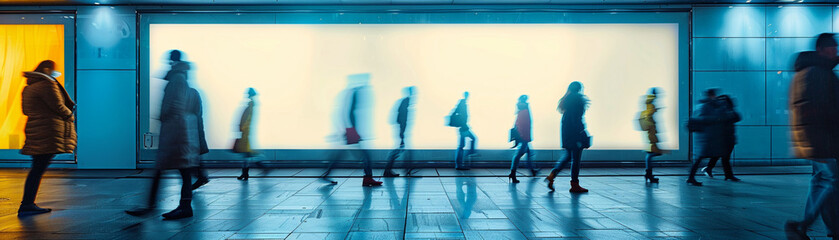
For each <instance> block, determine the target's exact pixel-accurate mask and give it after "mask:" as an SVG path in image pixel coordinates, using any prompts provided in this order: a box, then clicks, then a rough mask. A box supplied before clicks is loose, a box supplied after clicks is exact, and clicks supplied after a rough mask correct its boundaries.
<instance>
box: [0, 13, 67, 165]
mask: <svg viewBox="0 0 839 240" xmlns="http://www.w3.org/2000/svg"><path fill="white" fill-rule="evenodd" d="M47 59H49V60H53V61H55V63H56V67H55V68H56V70H58V71H60V72H62V73H64V72H65V71H64V25H0V101H1V102H0V149H20V148H21V147H22V146H23V141H24V134H23V128H24V127H25V126H26V116H24V115H23V111H22V110H21V102H20V101H21V92H22V91H23V87H25V86H26V79H25V78H23V76H22V74H23V72H25V71H32V70H34V69H35V67H36V66H38V63H40V62H41V61H43V60H47ZM58 81H59V82H60V83H61V84H62V85H63V84H64V77H63V76H62V77H59V78H58Z"/></svg>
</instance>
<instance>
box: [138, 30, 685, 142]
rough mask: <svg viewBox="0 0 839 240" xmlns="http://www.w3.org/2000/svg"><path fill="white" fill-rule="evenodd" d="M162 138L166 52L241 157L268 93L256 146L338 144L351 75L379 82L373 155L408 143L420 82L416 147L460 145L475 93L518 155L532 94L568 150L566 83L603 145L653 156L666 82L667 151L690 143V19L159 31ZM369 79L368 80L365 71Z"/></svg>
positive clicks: (544, 129) (483, 132)
mask: <svg viewBox="0 0 839 240" xmlns="http://www.w3.org/2000/svg"><path fill="white" fill-rule="evenodd" d="M149 33H150V35H149V36H150V37H149V39H150V42H149V53H150V55H151V56H149V59H150V64H149V66H150V69H149V70H150V76H151V79H150V80H149V81H150V82H149V83H150V84H149V85H150V89H149V99H150V100H149V101H150V102H149V103H148V104H149V106H150V112H149V118H150V123H151V124H150V126H151V128H152V131H156V128H157V126H158V122H157V118H158V115H159V113H158V112H159V106H160V100H161V96H162V91H163V86H164V85H165V83H166V82H165V81H164V80H162V79H160V78H161V77H162V76H164V75H165V73H166V71H167V70H168V68H169V65H168V63H167V57H168V52H169V51H170V50H172V49H178V50H181V51H182V52H183V53H184V56H185V59H184V60H186V61H189V62H191V63H192V69H191V70H190V72H189V74H190V75H189V81H190V84H191V86H193V87H195V88H197V89H198V90H199V91H200V92H201V94H202V97H203V104H204V119H205V125H206V131H207V140H208V142H209V144H210V147H211V148H213V149H226V148H230V146H231V144H232V142H233V139H235V138H236V137H238V135H237V132H236V131H237V129H238V122H239V118H240V114H241V111H242V109H243V108H244V106H245V104H246V100H245V99H246V98H245V91H246V89H247V88H249V87H253V88H254V89H255V90H256V91H257V92H258V94H259V95H257V97H256V115H255V116H254V126H253V132H254V135H253V142H254V143H253V144H254V145H255V146H254V148H261V149H326V148H333V147H336V146H338V145H340V144H339V143H338V142H339V140H340V137H339V136H340V135H341V134H342V133H343V130H344V129H343V127H344V126H343V125H342V124H341V119H342V118H343V117H344V114H343V113H341V109H342V107H343V106H344V105H346V104H347V99H348V98H347V96H346V95H344V94H343V93H345V92H346V91H345V90H346V89H347V88H348V86H350V85H351V84H350V83H348V79H349V78H350V76H357V75H355V74H369V87H368V88H367V92H369V96H368V98H369V101H367V103H368V107H369V108H367V110H365V111H362V112H360V114H361V115H363V116H362V117H360V118H359V120H358V121H359V129H358V130H359V133H360V134H361V136H362V138H363V140H364V141H363V142H362V143H363V145H364V146H365V147H368V148H375V149H387V148H393V147H395V146H396V145H398V141H397V140H396V134H397V131H396V128H395V127H394V125H393V122H394V120H393V119H394V118H395V113H394V111H395V109H396V107H395V106H396V104H397V101H399V99H400V98H401V97H402V96H403V95H402V89H403V88H404V87H407V86H416V96H415V98H414V100H413V101H412V104H413V106H412V108H411V109H412V111H411V115H410V123H409V124H410V127H409V129H408V133H409V134H408V138H409V140H408V147H410V148H414V149H451V148H454V147H456V145H457V129H455V128H452V127H448V126H446V121H447V116H448V115H449V114H450V113H451V111H452V109H453V108H454V107H455V105H456V104H457V102H458V100H459V99H460V98H462V95H463V92H465V91H468V92H469V93H470V97H469V100H468V106H469V113H470V120H469V124H470V126H471V128H472V131H473V132H474V133H475V135H476V136H477V138H478V148H479V149H508V148H509V147H510V146H511V145H512V144H510V143H509V142H508V141H507V140H508V134H509V132H510V128H511V127H512V126H513V123H514V121H515V113H516V101H517V99H518V98H519V96H520V95H523V94H526V95H528V96H529V99H530V100H529V101H530V109H531V110H530V111H531V114H532V119H533V127H532V129H533V143H532V144H533V147H534V148H535V149H557V148H559V147H560V139H559V136H560V133H559V129H560V118H561V115H560V114H559V113H558V112H557V111H556V108H557V103H558V101H559V99H560V98H561V97H562V96H563V94H564V93H565V90H566V89H567V87H568V84H569V83H571V82H572V81H580V82H582V83H583V85H584V94H586V95H588V97H589V98H590V99H591V104H590V107H589V110H588V112H587V113H586V115H585V121H586V124H587V126H588V131H589V134H590V135H592V136H593V140H594V147H593V149H624V150H631V149H638V150H641V149H644V147H645V142H644V139H645V138H644V135H643V134H642V132H640V131H638V130H637V127H636V124H637V118H638V112H639V111H641V110H642V107H643V102H642V101H643V99H644V98H643V95H644V94H646V93H647V91H648V89H649V88H650V87H659V88H660V89H661V90H662V92H663V94H662V95H661V97H660V98H659V99H660V101H659V102H658V105H659V107H662V109H661V110H660V112H659V114H658V116H657V117H658V121H659V131H660V132H661V133H660V138H661V140H662V143H661V146H662V147H663V148H666V149H678V148H679V143H678V142H679V141H678V140H679V131H678V110H679V109H678V98H679V96H678V94H679V92H678V89H679V88H678V82H679V79H678V77H679V69H678V65H679V62H678V61H679V58H678V56H679V52H678V41H679V39H678V24H358V25H355V24H151V25H150V27H149ZM365 76H367V75H365Z"/></svg>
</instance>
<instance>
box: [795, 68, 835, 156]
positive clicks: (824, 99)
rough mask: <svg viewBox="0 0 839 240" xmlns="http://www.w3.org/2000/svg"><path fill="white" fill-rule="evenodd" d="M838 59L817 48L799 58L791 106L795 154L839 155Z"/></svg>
mask: <svg viewBox="0 0 839 240" xmlns="http://www.w3.org/2000/svg"><path fill="white" fill-rule="evenodd" d="M836 64H837V62H836V61H834V60H831V59H827V58H824V57H822V56H819V55H818V54H817V53H816V52H802V53H800V54H799V55H798V58H797V59H796V60H795V71H796V73H795V76H794V77H793V80H792V85H791V86H790V94H789V109H790V121H791V123H790V125H791V128H792V143H793V147H794V152H795V156H796V157H798V158H806V159H820V158H836V157H837V156H839V154H837V152H838V151H839V99H837V98H839V93H837V92H838V91H839V89H838V88H839V83H837V81H839V78H837V77H836V75H835V74H834V73H833V70H832V69H833V67H835V66H836Z"/></svg>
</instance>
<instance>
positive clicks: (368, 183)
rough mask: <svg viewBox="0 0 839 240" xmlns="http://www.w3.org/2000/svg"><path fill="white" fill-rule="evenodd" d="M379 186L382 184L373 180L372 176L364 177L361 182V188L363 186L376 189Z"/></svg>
mask: <svg viewBox="0 0 839 240" xmlns="http://www.w3.org/2000/svg"><path fill="white" fill-rule="evenodd" d="M381 185H382V182H379V181H376V180H375V179H373V177H372V176H365V177H364V181H363V182H361V186H365V187H377V186H381Z"/></svg>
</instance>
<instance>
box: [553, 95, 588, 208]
mask: <svg viewBox="0 0 839 240" xmlns="http://www.w3.org/2000/svg"><path fill="white" fill-rule="evenodd" d="M588 102H589V100H588V98H587V97H586V95H583V84H582V83H580V82H576V81H575V82H572V83H571V84H570V85H568V91H567V92H566V93H565V96H563V97H562V99H561V100H559V105H558V106H557V108H556V110H557V111H558V112H559V113H560V114H562V121H561V124H562V125H561V126H560V137H561V138H562V148H565V157H564V158H562V160H561V161H559V162H558V163H557V164H556V165H555V166H554V168H553V170H551V173H550V174H549V175H548V177H547V178H545V181H547V182H548V188H549V189H550V190H551V191H554V190H555V189H554V179H555V178H556V175H557V174H558V173H559V171H562V169H564V168H566V167H568V164H569V163H571V189H569V190H568V191H569V192H572V193H584V192H588V189H585V188H583V187H580V180H579V176H580V161H581V159H582V155H583V149H586V148H589V147H591V137H589V136H588V133H587V132H586V126H585V124H584V123H583V115H585V113H586V109H587V108H588Z"/></svg>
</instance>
